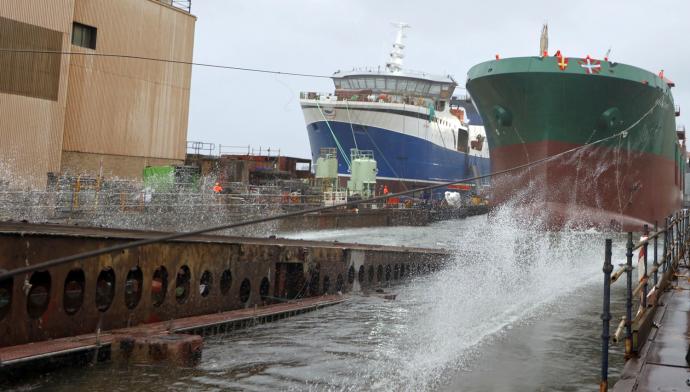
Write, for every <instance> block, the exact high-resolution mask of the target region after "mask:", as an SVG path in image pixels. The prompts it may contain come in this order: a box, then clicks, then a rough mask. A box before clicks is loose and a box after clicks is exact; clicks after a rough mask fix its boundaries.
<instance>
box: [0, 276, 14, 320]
mask: <svg viewBox="0 0 690 392" xmlns="http://www.w3.org/2000/svg"><path fill="white" fill-rule="evenodd" d="M13 288H14V279H12V278H9V279H5V280H3V281H0V320H2V319H3V318H5V316H7V314H8V313H9V312H10V309H11V308H12V290H13Z"/></svg>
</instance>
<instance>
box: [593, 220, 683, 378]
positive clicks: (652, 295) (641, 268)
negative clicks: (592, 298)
mask: <svg viewBox="0 0 690 392" xmlns="http://www.w3.org/2000/svg"><path fill="white" fill-rule="evenodd" d="M689 229H690V213H689V212H688V210H681V211H679V212H676V213H675V214H673V215H671V216H669V217H668V218H666V219H665V220H664V226H663V227H662V228H658V227H657V224H655V225H654V231H653V232H652V233H649V227H648V226H647V225H644V227H643V228H642V230H643V237H642V239H641V240H640V241H639V242H638V243H637V244H635V243H634V242H633V233H631V232H629V233H628V240H627V244H626V253H625V256H626V263H625V264H624V265H622V266H621V267H620V268H618V269H617V270H616V271H614V270H613V265H612V264H611V247H612V241H611V239H607V240H606V244H605V251H604V268H603V271H604V304H603V312H602V314H601V320H602V324H603V325H602V333H601V342H602V350H601V382H600V386H599V390H600V391H607V390H608V360H609V343H610V342H612V343H614V344H615V343H618V342H620V341H621V339H622V340H623V341H624V342H625V359H626V360H628V359H630V358H633V357H635V356H636V355H637V354H638V353H639V352H640V349H641V348H642V346H643V345H644V342H645V340H646V338H647V335H648V333H649V330H650V328H651V326H652V319H653V317H654V312H655V310H656V306H657V305H658V301H657V300H658V298H659V297H660V296H661V293H662V292H663V291H664V290H665V289H666V287H667V286H668V285H669V284H670V282H671V280H672V279H673V277H674V274H675V272H676V269H677V267H678V265H679V263H680V261H681V260H685V258H686V256H687V246H688V239H689V238H690V233H689ZM662 236H663V237H662ZM660 238H663V245H662V246H663V250H662V254H661V259H659V258H658V248H659V239H660ZM650 244H651V245H652V246H653V250H654V253H653V256H652V257H653V262H652V264H651V267H650V266H649V262H648V260H649V252H648V250H649V246H650ZM636 250H637V251H639V253H638V266H637V268H638V276H640V278H639V279H638V281H637V284H636V285H635V286H634V287H633V277H632V271H633V255H634V251H636ZM659 273H661V276H660V274H659ZM623 275H625V282H626V289H625V315H623V316H622V317H621V318H620V321H619V323H618V325H617V327H616V331H615V332H614V334H613V336H610V334H609V329H610V321H611V311H610V309H611V284H613V283H615V282H617V281H618V280H619V278H620V277H621V276H623ZM650 279H652V281H653V283H654V284H653V285H652V287H651V290H650V287H649V280H650ZM633 302H637V303H638V304H639V308H638V311H637V313H636V314H635V316H634V317H633V314H632V313H633Z"/></svg>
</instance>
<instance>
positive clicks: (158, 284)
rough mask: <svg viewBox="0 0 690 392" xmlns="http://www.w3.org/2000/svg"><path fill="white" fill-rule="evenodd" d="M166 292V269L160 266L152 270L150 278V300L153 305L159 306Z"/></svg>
mask: <svg viewBox="0 0 690 392" xmlns="http://www.w3.org/2000/svg"><path fill="white" fill-rule="evenodd" d="M167 293H168V270H167V269H166V268H165V267H163V266H160V267H158V268H157V269H156V270H155V271H154V272H153V279H151V302H152V303H153V306H161V305H162V304H163V302H164V301H165V296H166V294H167Z"/></svg>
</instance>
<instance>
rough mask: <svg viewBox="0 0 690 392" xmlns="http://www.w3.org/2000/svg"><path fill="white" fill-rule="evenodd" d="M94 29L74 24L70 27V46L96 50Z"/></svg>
mask: <svg viewBox="0 0 690 392" xmlns="http://www.w3.org/2000/svg"><path fill="white" fill-rule="evenodd" d="M96 32H97V31H96V28H95V27H91V26H87V25H85V24H81V23H77V22H74V24H73V25H72V45H77V46H81V47H83V48H89V49H96Z"/></svg>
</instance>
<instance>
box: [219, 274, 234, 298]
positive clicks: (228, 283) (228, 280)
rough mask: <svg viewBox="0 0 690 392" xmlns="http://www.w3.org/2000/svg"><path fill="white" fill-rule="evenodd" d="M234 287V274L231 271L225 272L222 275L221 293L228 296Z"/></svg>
mask: <svg viewBox="0 0 690 392" xmlns="http://www.w3.org/2000/svg"><path fill="white" fill-rule="evenodd" d="M230 287H232V273H231V272H230V270H225V271H223V273H222V274H221V275H220V293H221V294H223V295H226V294H227V293H228V291H230Z"/></svg>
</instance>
